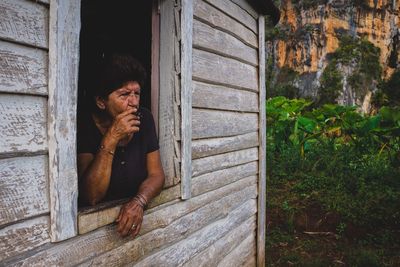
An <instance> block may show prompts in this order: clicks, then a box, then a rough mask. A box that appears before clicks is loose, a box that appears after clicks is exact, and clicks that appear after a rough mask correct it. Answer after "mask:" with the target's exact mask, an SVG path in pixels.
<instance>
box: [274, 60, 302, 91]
mask: <svg viewBox="0 0 400 267" xmlns="http://www.w3.org/2000/svg"><path fill="white" fill-rule="evenodd" d="M271 63H272V62H271ZM268 66H269V70H270V72H269V74H270V75H271V74H272V73H273V71H272V66H270V65H268ZM298 78H299V73H298V72H296V71H294V70H293V69H291V68H287V67H283V68H282V69H280V70H279V72H278V74H277V75H276V77H275V79H276V80H275V82H274V84H275V85H272V77H268V79H267V80H268V81H270V82H269V83H268V84H267V97H273V96H277V95H284V96H286V97H288V98H297V97H299V96H300V95H299V88H298V87H297V86H296V80H297V79H298Z"/></svg>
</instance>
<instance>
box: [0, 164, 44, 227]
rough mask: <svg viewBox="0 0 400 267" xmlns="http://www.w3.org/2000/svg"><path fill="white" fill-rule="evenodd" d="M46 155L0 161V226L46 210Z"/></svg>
mask: <svg viewBox="0 0 400 267" xmlns="http://www.w3.org/2000/svg"><path fill="white" fill-rule="evenodd" d="M47 162H48V158H47V156H37V157H20V158H10V159H2V160H0V177H1V179H0V203H1V205H0V225H3V224H7V223H10V222H16V221H18V220H21V219H26V218H29V217H31V216H36V215H39V214H43V213H47V212H49V202H48V179H47Z"/></svg>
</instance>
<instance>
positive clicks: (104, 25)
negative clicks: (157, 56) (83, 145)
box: [78, 0, 153, 211]
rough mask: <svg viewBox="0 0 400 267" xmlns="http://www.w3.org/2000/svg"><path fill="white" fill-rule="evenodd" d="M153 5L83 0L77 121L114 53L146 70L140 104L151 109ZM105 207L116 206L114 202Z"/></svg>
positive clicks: (144, 1)
mask: <svg viewBox="0 0 400 267" xmlns="http://www.w3.org/2000/svg"><path fill="white" fill-rule="evenodd" d="M152 2H153V1H151V0H113V1H110V0H81V33H80V61H79V81H78V120H79V118H80V116H81V115H80V114H83V113H84V112H90V111H89V107H90V105H91V104H90V102H91V101H92V100H91V99H88V98H87V97H86V95H87V91H88V90H89V88H90V86H92V85H93V81H94V79H96V73H95V71H94V70H96V66H98V64H99V62H101V60H102V58H103V55H105V54H108V53H113V52H120V53H129V54H131V55H132V56H133V57H135V58H136V59H138V60H139V61H140V62H141V63H142V65H143V66H144V68H145V69H146V71H147V80H146V81H145V88H142V90H141V100H140V105H141V106H144V107H146V108H148V109H149V110H151V90H150V89H151V55H152V51H151V34H152V25H151V23H152ZM90 90H95V89H93V88H91V89H90ZM78 134H79V133H78ZM104 204H107V205H110V206H112V205H115V203H114V202H112V203H103V204H102V205H103V206H104ZM99 207H100V206H99ZM99 207H97V206H96V207H95V208H96V209H97V208H99ZM81 211H82V209H81Z"/></svg>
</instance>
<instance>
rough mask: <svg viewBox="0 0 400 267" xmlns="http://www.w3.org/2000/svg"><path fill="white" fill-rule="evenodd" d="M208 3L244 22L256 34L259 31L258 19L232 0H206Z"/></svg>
mask: <svg viewBox="0 0 400 267" xmlns="http://www.w3.org/2000/svg"><path fill="white" fill-rule="evenodd" d="M205 1H206V2H207V3H209V4H211V5H213V6H214V7H216V8H218V9H219V10H221V11H222V12H224V13H225V14H227V15H229V16H230V17H232V18H234V19H235V20H236V21H238V22H240V23H242V24H243V25H245V26H246V27H247V28H249V29H250V30H252V31H253V32H254V33H255V34H257V33H258V24H257V20H256V19H254V17H252V16H251V15H250V14H249V13H248V12H247V11H246V10H243V9H242V8H241V7H240V6H238V5H237V4H235V3H233V2H232V1H231V0H205Z"/></svg>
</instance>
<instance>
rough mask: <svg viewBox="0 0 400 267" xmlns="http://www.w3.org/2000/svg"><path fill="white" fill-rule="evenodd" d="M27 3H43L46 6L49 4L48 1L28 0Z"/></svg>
mask: <svg viewBox="0 0 400 267" xmlns="http://www.w3.org/2000/svg"><path fill="white" fill-rule="evenodd" d="M29 1H32V2H38V3H43V4H46V5H48V4H50V0H29Z"/></svg>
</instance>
